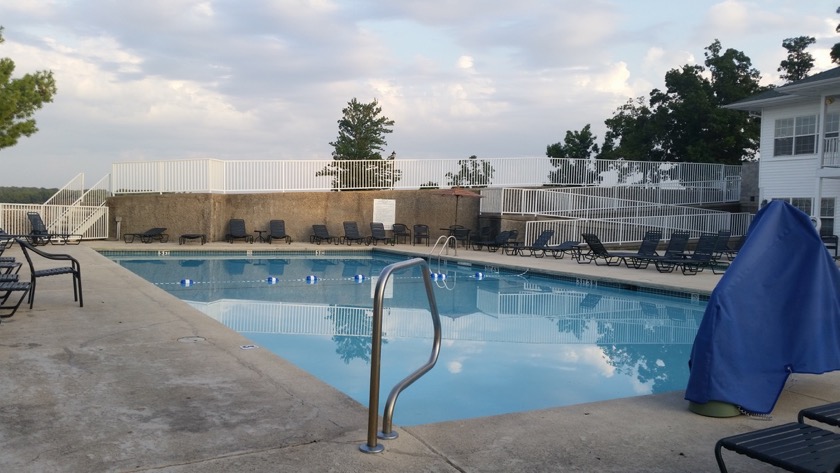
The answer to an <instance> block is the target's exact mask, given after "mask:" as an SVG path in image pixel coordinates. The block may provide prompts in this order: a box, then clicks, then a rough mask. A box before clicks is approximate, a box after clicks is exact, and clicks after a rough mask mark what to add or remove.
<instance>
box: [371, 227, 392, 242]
mask: <svg viewBox="0 0 840 473" xmlns="http://www.w3.org/2000/svg"><path fill="white" fill-rule="evenodd" d="M370 241H371V242H372V243H373V244H374V246H375V245H376V243H377V242H380V241H381V242H384V243H385V244H386V245H387V244H389V243H390V244H391V245H392V246H393V245H394V239H393V238H392V237H389V236H388V233H387V232H386V231H385V225H384V224H383V223H382V222H370Z"/></svg>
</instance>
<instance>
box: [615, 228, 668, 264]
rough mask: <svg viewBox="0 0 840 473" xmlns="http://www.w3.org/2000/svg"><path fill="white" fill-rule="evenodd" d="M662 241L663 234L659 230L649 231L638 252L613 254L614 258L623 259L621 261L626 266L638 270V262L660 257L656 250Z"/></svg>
mask: <svg viewBox="0 0 840 473" xmlns="http://www.w3.org/2000/svg"><path fill="white" fill-rule="evenodd" d="M660 240H662V232H660V231H658V230H649V231H647V232H645V236H644V238H642V243H641V244H640V245H639V249H638V250H636V252H635V253H626V252H613V253H612V255H613V256H617V257H619V258H621V261H623V262H624V266H627V267H628V268H630V267H631V266H632V267H633V268H636V269H638V267H637V264H638V263H637V261H640V260H644V259H645V258H650V257H652V256H659V253H657V252H656V249H657V248H658V247H659V241H660Z"/></svg>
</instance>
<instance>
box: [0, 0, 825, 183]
mask: <svg viewBox="0 0 840 473" xmlns="http://www.w3.org/2000/svg"><path fill="white" fill-rule="evenodd" d="M838 6H840V1H837V0H834V1H833V2H829V1H825V0H808V1H803V0H753V1H746V0H723V1H706V0H691V1H688V0H682V1H675V0H634V1H632V2H631V1H619V0H614V1H606V0H588V1H580V0H518V1H516V2H512V1H510V0H422V1H421V0H401V1H376V0H345V1H341V0H143V1H119V0H26V1H22V0H18V1H3V2H0V19H1V20H0V26H3V27H4V28H5V29H4V31H3V36H4V38H5V40H6V41H5V43H3V44H0V57H8V58H11V59H12V60H13V61H14V62H15V65H16V70H15V74H14V76H13V77H21V76H22V75H24V74H26V73H31V72H35V71H40V70H50V71H52V72H53V74H54V75H55V78H56V82H57V86H58V93H57V95H56V97H55V99H54V101H53V102H52V103H48V104H45V105H44V108H43V109H41V110H39V111H38V112H37V113H36V115H35V119H36V120H37V123H38V128H39V130H40V131H39V132H38V133H36V134H34V135H32V136H31V137H28V138H26V137H24V138H21V140H20V141H19V142H18V144H17V145H15V146H13V147H10V148H4V149H0V163H2V167H0V186H26V187H30V186H34V187H61V186H63V185H65V184H66V183H68V182H69V181H70V180H72V179H73V178H74V177H76V176H77V175H78V174H80V173H82V174H84V180H85V184H87V185H88V186H90V185H93V184H94V183H96V182H98V181H99V180H100V179H102V178H104V177H106V176H107V175H108V173H109V172H110V170H111V165H112V164H113V163H117V162H131V161H158V160H176V159H189V158H215V159H223V160H281V159H331V152H332V147H331V146H330V144H329V143H330V142H332V141H334V140H335V139H336V137H337V136H338V124H337V122H338V120H339V119H340V118H341V116H342V112H341V111H342V109H343V108H344V107H345V106H346V105H347V103H348V102H350V101H351V100H352V99H353V98H356V99H357V100H358V101H360V102H362V103H369V102H372V101H373V100H376V101H378V102H379V104H380V106H381V107H382V115H384V116H386V117H388V118H390V119H392V120H394V122H395V124H394V127H393V133H390V134H388V135H386V140H387V146H386V149H385V151H384V153H383V155H389V154H391V152H392V151H393V152H395V153H396V156H397V159H424V158H450V159H463V158H466V157H469V156H471V155H476V156H478V157H479V158H491V157H520V156H545V151H546V146H548V145H550V144H553V143H557V142H562V141H563V138H564V136H565V134H566V131H567V130H580V129H582V128H583V127H584V126H585V125H587V124H590V125H591V127H592V129H593V131H594V133H595V134H596V135H597V137H598V142H599V143H600V142H601V141H602V140H603V136H604V131H605V126H604V120H606V119H607V118H609V117H611V116H612V114H613V113H614V112H615V110H616V109H617V108H618V107H619V106H621V105H622V104H624V103H626V102H627V101H628V100H629V99H632V98H634V97H640V96H645V97H646V96H647V95H648V94H649V92H650V91H651V90H652V89H654V88H662V87H663V86H664V77H665V73H666V72H667V71H669V70H670V69H675V68H679V67H681V66H683V65H685V64H702V63H703V61H704V59H705V58H704V55H703V54H704V48H706V47H707V46H709V45H710V44H711V43H712V42H713V41H714V40H715V39H719V40H720V42H721V44H722V46H723V48H724V49H727V48H734V49H736V50H739V51H742V52H744V53H745V54H746V55H747V56H749V57H750V59H751V60H752V64H753V67H755V68H756V69H758V70H759V71H760V72H761V74H762V84H765V85H767V84H777V85H780V84H781V83H782V82H781V80H780V79H779V74H780V73H779V72H778V71H777V68H778V67H779V63H780V62H781V61H782V60H783V59H784V58H785V56H786V54H787V52H786V51H785V49H784V48H782V45H781V44H782V41H783V40H784V39H785V38H791V37H796V36H803V35H806V36H813V37H815V38H816V43H815V44H814V45H812V46H810V47H809V48H808V51H809V52H810V53H811V54H812V55H813V56H814V57H815V59H816V63H815V67H814V69H812V72H820V71H824V70H826V69H830V68H831V67H832V64H831V63H830V59H829V50H830V49H831V46H832V45H833V44H834V43H836V42H840V34H838V33H836V32H835V28H836V27H837V25H838V23H840V14H838V13H837V12H836V11H837V7H838Z"/></svg>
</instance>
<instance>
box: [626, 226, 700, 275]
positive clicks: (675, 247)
mask: <svg viewBox="0 0 840 473" xmlns="http://www.w3.org/2000/svg"><path fill="white" fill-rule="evenodd" d="M690 236H691V235H690V234H689V233H688V232H682V231H677V232H674V233H672V234H671V238H670V239H668V245H667V246H666V247H665V251H664V252H663V254H662V255H659V256H656V255H651V256H636V257H632V258H625V260H624V263H625V264H627V263H628V262H630V265H632V267H633V268H635V269H645V268H647V267H648V265H650V263H655V262H656V261H662V260H671V259H675V258H681V257H682V256H683V255H684V254H685V249H686V247H687V246H688V239H689V237H690ZM628 267H629V266H628Z"/></svg>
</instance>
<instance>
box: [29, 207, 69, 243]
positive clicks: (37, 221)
mask: <svg viewBox="0 0 840 473" xmlns="http://www.w3.org/2000/svg"><path fill="white" fill-rule="evenodd" d="M26 218H28V219H29V224H30V225H31V227H32V229H31V231H30V232H29V235H28V236H27V238H28V240H29V241H30V242H31V243H32V244H33V245H46V244H47V243H53V244H57V245H66V244H68V243H71V244H75V245H78V244H79V243H81V242H82V235H76V234H72V233H53V232H50V231H49V230H48V229H47V226H46V225H45V224H44V220H43V219H42V218H41V214H39V213H38V212H26Z"/></svg>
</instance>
